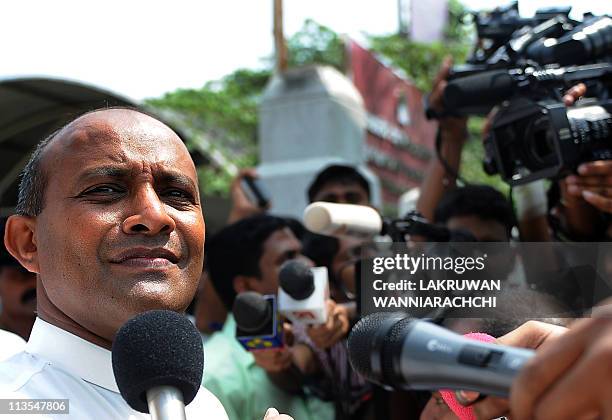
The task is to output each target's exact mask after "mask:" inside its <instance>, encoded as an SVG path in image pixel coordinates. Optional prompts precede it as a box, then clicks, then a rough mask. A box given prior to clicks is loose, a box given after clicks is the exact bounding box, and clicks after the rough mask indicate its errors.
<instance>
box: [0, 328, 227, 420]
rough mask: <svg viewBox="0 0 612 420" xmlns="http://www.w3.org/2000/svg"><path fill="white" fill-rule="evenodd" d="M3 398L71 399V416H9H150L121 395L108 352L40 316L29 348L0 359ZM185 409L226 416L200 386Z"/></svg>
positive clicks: (90, 419) (192, 414) (190, 414)
mask: <svg viewBox="0 0 612 420" xmlns="http://www.w3.org/2000/svg"><path fill="white" fill-rule="evenodd" d="M0 398H11V399H12V398H34V399H47V398H59V399H68V400H69V407H70V408H69V410H70V414H69V415H65V414H64V415H39V416H36V415H34V416H33V415H31V414H29V415H23V416H19V415H13V414H11V415H7V416H6V418H7V419H17V418H23V419H29V420H30V419H37V420H38V419H58V420H62V419H78V420H103V419H109V420H111V419H112V420H120V419H121V420H122V419H129V420H137V419H143V420H144V419H147V420H149V419H150V415H149V414H144V413H139V412H138V411H135V410H133V409H132V408H131V407H130V406H129V405H128V404H127V403H126V402H125V401H124V400H123V398H122V397H121V394H120V393H119V390H118V388H117V383H116V382H115V376H114V374H113V367H112V361H111V352H110V351H109V350H106V349H104V348H102V347H100V346H97V345H95V344H93V343H90V342H89V341H86V340H84V339H82V338H80V337H77V336H76V335H74V334H71V333H69V332H67V331H64V330H62V329H61V328H58V327H56V326H54V325H51V324H49V323H47V322H45V321H43V320H42V319H40V318H37V319H36V322H35V323H34V328H33V329H32V334H31V335H30V340H29V341H28V343H27V345H26V348H25V351H24V352H22V353H19V354H17V355H15V356H13V357H11V358H10V359H8V360H6V361H4V362H2V363H0ZM185 411H186V413H187V419H192V420H194V419H203V418H206V419H219V420H227V414H226V413H225V410H224V409H223V406H222V405H221V403H220V402H219V400H218V399H217V398H216V397H215V396H214V395H213V394H211V393H210V392H209V391H208V390H206V389H205V388H200V391H199V392H198V394H197V395H196V398H195V399H194V400H193V401H192V402H191V404H189V405H188V406H187V407H186V410H185ZM3 418H4V417H3V415H1V414H0V419H3Z"/></svg>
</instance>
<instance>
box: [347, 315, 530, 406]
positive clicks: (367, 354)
mask: <svg viewBox="0 0 612 420" xmlns="http://www.w3.org/2000/svg"><path fill="white" fill-rule="evenodd" d="M348 351H349V359H350V362H351V365H352V366H353V369H355V370H356V371H357V372H359V373H360V374H361V375H363V376H364V377H365V378H366V379H368V380H370V381H372V382H376V383H379V384H381V385H383V386H388V387H391V388H399V389H417V390H435V389H462V390H470V391H478V392H482V393H485V394H491V395H499V396H502V397H506V396H507V395H508V393H509V390H510V386H511V385H512V380H513V379H514V377H515V376H516V374H517V373H518V372H519V370H520V369H521V368H522V367H523V365H524V364H525V362H526V361H527V360H528V359H529V358H531V357H532V356H533V354H534V352H533V351H532V350H527V349H520V348H516V347H509V346H502V345H497V344H489V343H484V342H480V341H475V340H470V339H468V338H465V337H463V336H461V335H459V334H456V333H454V332H452V331H449V330H447V329H445V328H442V327H440V326H438V325H436V324H433V323H430V322H426V321H423V320H418V319H414V318H411V317H410V316H408V315H407V314H404V313H400V314H398V313H384V312H379V313H375V314H372V315H368V316H366V317H364V318H362V319H361V320H360V321H359V322H358V323H357V324H356V325H355V326H354V327H353V330H352V331H351V334H350V335H349V339H348Z"/></svg>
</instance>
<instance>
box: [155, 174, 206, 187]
mask: <svg viewBox="0 0 612 420" xmlns="http://www.w3.org/2000/svg"><path fill="white" fill-rule="evenodd" d="M155 178H156V179H157V180H158V181H159V182H163V183H166V184H177V185H181V186H184V187H189V188H191V189H192V190H193V191H194V192H197V191H198V189H197V187H196V184H195V182H193V180H192V179H191V178H190V177H188V176H187V175H184V174H183V173H181V172H177V171H167V170H166V171H163V172H162V173H161V174H160V175H156V176H155Z"/></svg>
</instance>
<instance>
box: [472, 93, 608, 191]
mask: <svg viewBox="0 0 612 420" xmlns="http://www.w3.org/2000/svg"><path fill="white" fill-rule="evenodd" d="M611 114H612V101H611V100H596V99H593V100H590V101H585V102H583V103H581V104H580V105H579V106H573V107H566V106H565V105H564V104H563V103H562V102H560V101H556V100H552V99H546V100H542V101H535V100H532V99H529V98H526V97H518V98H515V99H513V100H510V101H507V102H504V103H503V104H502V105H501V106H500V108H499V110H498V112H497V114H496V115H495V118H494V119H493V122H492V126H491V131H490V134H489V136H488V137H487V139H485V161H484V167H485V171H486V172H487V173H489V174H490V175H493V174H495V173H499V174H500V175H501V176H502V178H503V179H504V180H505V181H506V182H507V183H509V184H510V185H521V184H526V183H529V182H532V181H535V180H538V179H541V178H557V177H561V176H564V175H567V174H569V173H571V172H573V171H575V170H576V168H577V167H578V165H580V164H581V163H583V162H588V161H594V160H605V159H612V116H611Z"/></svg>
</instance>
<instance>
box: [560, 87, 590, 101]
mask: <svg viewBox="0 0 612 420" xmlns="http://www.w3.org/2000/svg"><path fill="white" fill-rule="evenodd" d="M586 90H587V87H586V85H585V84H584V83H578V84H577V85H575V86H572V87H571V88H570V89H568V91H567V92H565V95H563V103H564V104H565V105H566V106H571V105H574V102H576V101H577V100H578V99H580V98H581V97H583V96H584V94H585V93H586Z"/></svg>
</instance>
